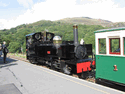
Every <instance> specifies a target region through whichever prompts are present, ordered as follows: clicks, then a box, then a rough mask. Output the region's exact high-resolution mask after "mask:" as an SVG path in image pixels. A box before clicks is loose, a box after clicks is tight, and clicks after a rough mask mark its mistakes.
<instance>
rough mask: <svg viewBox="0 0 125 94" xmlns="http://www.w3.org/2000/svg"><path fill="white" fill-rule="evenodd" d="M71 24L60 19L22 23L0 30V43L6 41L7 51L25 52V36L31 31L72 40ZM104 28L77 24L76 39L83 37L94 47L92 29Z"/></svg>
mask: <svg viewBox="0 0 125 94" xmlns="http://www.w3.org/2000/svg"><path fill="white" fill-rule="evenodd" d="M72 26H73V24H72V23H65V22H61V21H46V20H41V21H38V22H35V23H32V24H22V25H19V26H17V27H15V28H11V29H8V30H6V29H4V30H0V38H1V39H0V43H2V42H3V41H6V42H7V46H8V48H9V52H11V53H20V52H23V53H25V51H26V40H25V36H26V35H27V34H30V33H33V32H42V31H49V32H52V33H55V35H60V36H62V39H63V40H73V27H72ZM99 29H104V27H103V26H100V25H82V24H79V25H78V37H79V38H78V40H79V41H80V40H81V38H83V39H84V41H85V43H86V44H89V43H91V44H93V49H94V45H95V42H94V39H95V38H94V31H95V30H99Z"/></svg>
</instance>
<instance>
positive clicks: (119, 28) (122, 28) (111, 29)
mask: <svg viewBox="0 0 125 94" xmlns="http://www.w3.org/2000/svg"><path fill="white" fill-rule="evenodd" d="M119 30H125V27H118V28H110V29H101V30H97V31H95V32H94V33H101V32H109V31H119Z"/></svg>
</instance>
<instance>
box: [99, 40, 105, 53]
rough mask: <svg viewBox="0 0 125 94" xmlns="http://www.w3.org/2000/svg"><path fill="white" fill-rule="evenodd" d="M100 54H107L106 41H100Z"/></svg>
mask: <svg viewBox="0 0 125 94" xmlns="http://www.w3.org/2000/svg"><path fill="white" fill-rule="evenodd" d="M99 54H106V39H99Z"/></svg>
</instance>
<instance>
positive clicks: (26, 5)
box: [17, 0, 33, 8]
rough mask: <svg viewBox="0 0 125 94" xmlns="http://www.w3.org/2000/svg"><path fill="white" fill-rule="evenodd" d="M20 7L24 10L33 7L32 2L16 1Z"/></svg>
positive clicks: (25, 0) (28, 0) (26, 0)
mask: <svg viewBox="0 0 125 94" xmlns="http://www.w3.org/2000/svg"><path fill="white" fill-rule="evenodd" d="M17 1H18V3H19V4H20V5H23V6H24V7H25V8H29V7H30V6H32V5H33V1H32V0H17Z"/></svg>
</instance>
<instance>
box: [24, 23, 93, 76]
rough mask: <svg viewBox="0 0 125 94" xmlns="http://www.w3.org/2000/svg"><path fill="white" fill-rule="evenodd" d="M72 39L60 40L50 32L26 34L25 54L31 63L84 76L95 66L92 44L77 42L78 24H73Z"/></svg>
mask: <svg viewBox="0 0 125 94" xmlns="http://www.w3.org/2000/svg"><path fill="white" fill-rule="evenodd" d="M73 33H74V41H62V38H61V37H60V36H55V35H54V33H50V32H45V31H44V32H37V33H31V34H28V35H26V55H27V59H28V60H29V61H30V62H31V63H41V64H47V65H48V66H50V67H51V68H52V69H55V68H56V69H59V70H61V71H62V72H64V73H66V74H71V73H78V74H80V75H82V77H83V78H84V77H85V75H84V74H86V73H88V72H91V70H92V69H94V68H95V61H94V60H93V59H92V58H89V57H88V56H89V55H92V44H84V43H83V42H82V41H81V44H80V43H79V42H78V26H77V25H74V26H73Z"/></svg>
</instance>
